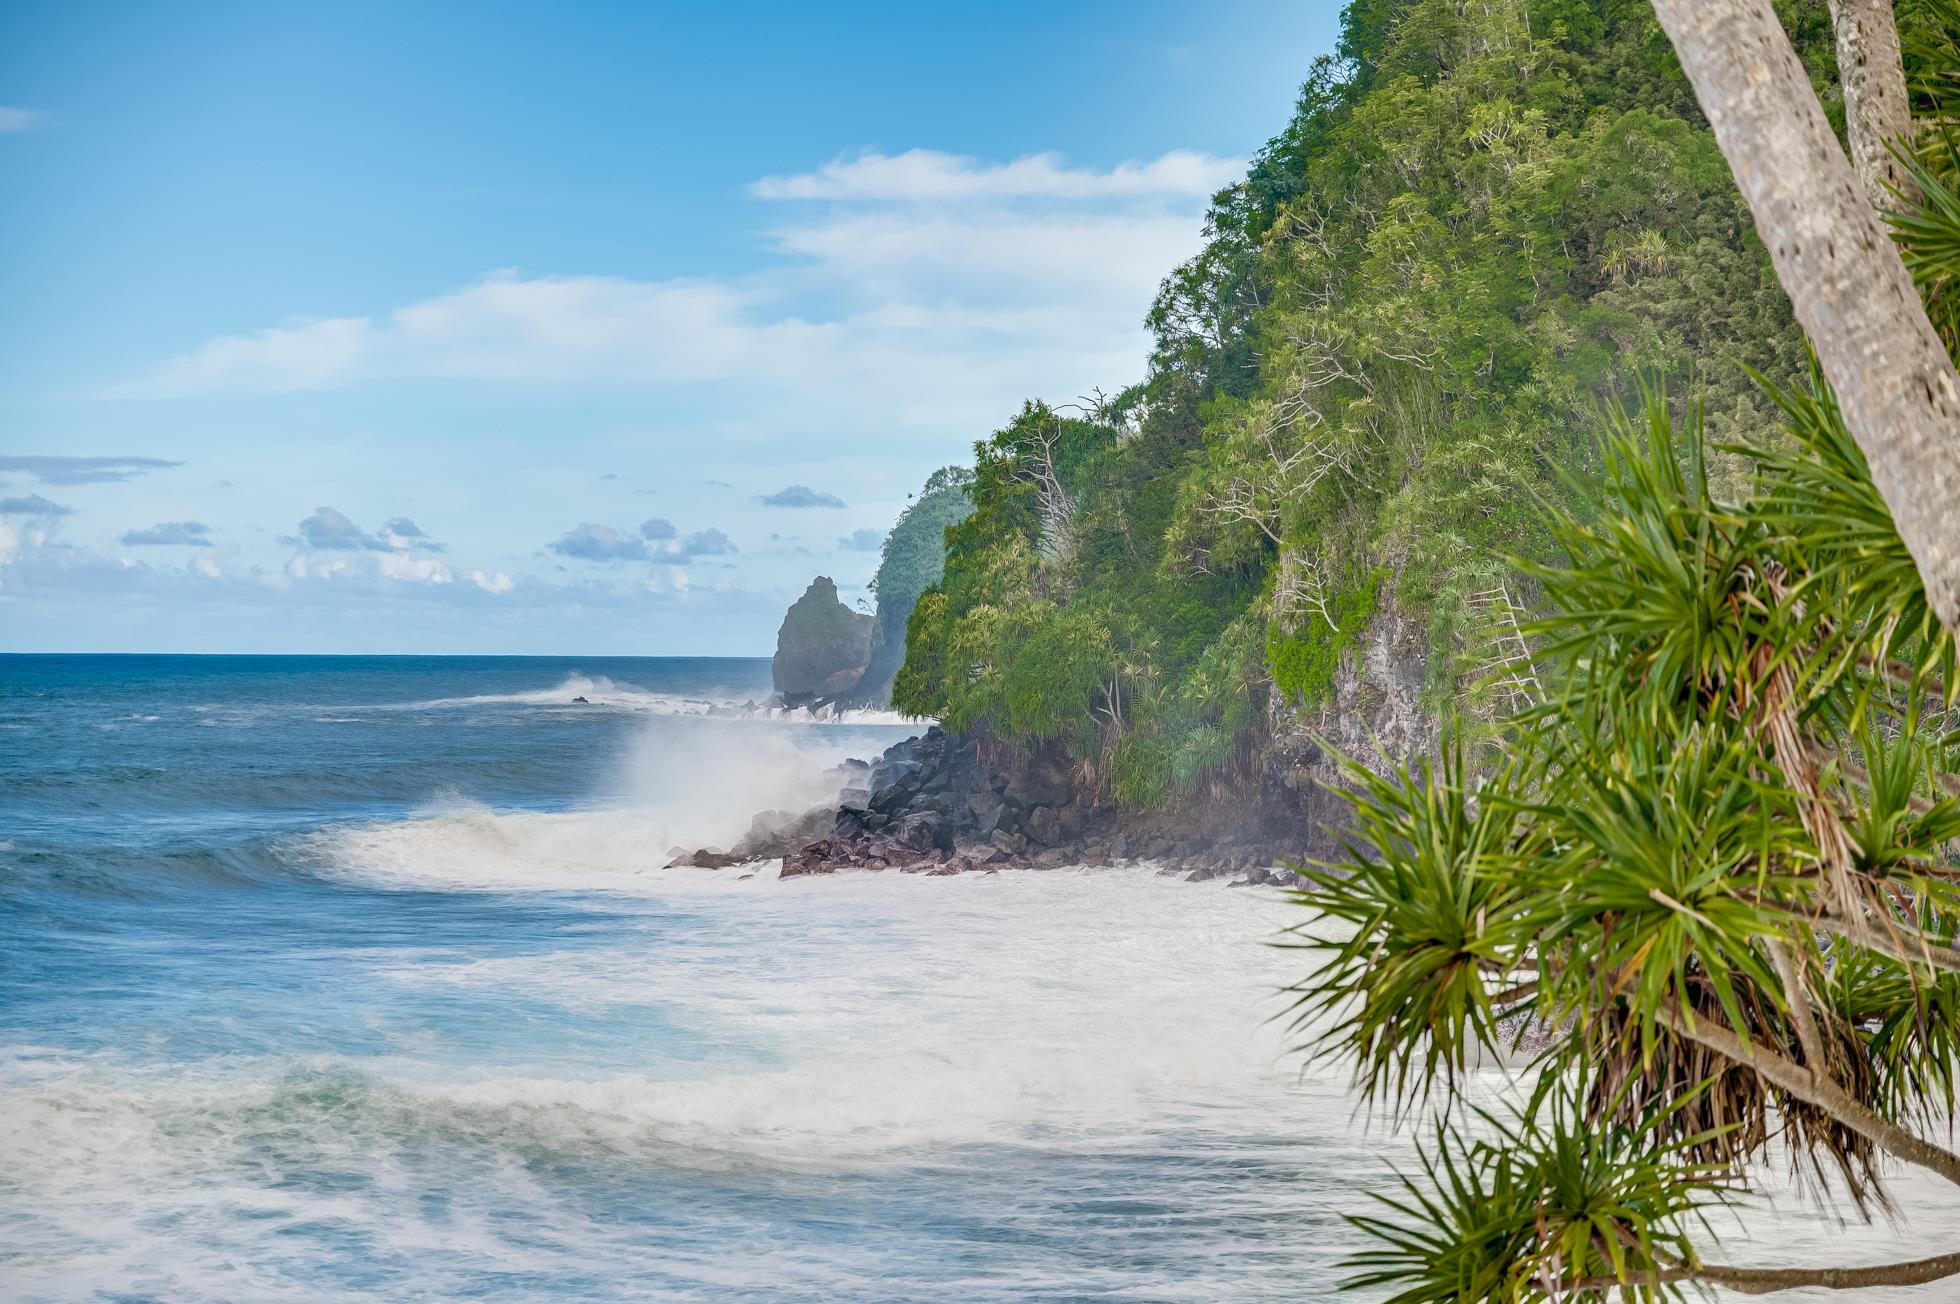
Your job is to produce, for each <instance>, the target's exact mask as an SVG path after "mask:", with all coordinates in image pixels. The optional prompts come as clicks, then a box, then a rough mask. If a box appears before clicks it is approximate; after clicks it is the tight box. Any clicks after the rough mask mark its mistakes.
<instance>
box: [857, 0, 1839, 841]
mask: <svg viewBox="0 0 1960 1304" xmlns="http://www.w3.org/2000/svg"><path fill="white" fill-rule="evenodd" d="M1779 8H1780V9H1781V10H1782V11H1783V12H1784V17H1785V19H1786V22H1787V23H1788V25H1789V27H1790V29H1791V31H1792V33H1793V35H1794V37H1795V38H1796V40H1797V43H1798V48H1799V49H1800V50H1801V51H1803V52H1805V57H1806V58H1807V59H1809V60H1810V61H1811V62H1812V63H1813V64H1814V65H1815V66H1814V67H1813V69H1812V72H1813V80H1814V81H1815V82H1816V83H1817V84H1818V85H1819V86H1820V89H1824V90H1828V89H1829V88H1831V87H1832V86H1833V84H1834V76H1833V69H1832V67H1831V56H1830V48H1831V47H1830V35H1829V30H1828V18H1827V15H1826V13H1825V10H1824V8H1823V6H1821V5H1802V4H1794V3H1791V4H1784V5H1780V6H1779ZM1208 234H1209V239H1208V242H1207V244H1206V246H1205V248H1204V249H1203V251H1202V252H1201V253H1200V254H1199V255H1198V256H1197V257H1196V258H1194V259H1193V260H1192V261H1191V262H1190V263H1188V264H1186V265H1185V266H1183V267H1180V268H1178V269H1176V270H1175V271H1174V272H1173V273H1172V274H1171V275H1170V277H1169V278H1168V279H1167V280H1166V281H1165V283H1164V286H1163V289H1162V291H1161V292H1160V295H1159V297H1158V300H1157V302H1156V304H1155V306H1154V307H1153V309H1152V311H1151V314H1150V325H1151V328H1152V329H1153V331H1154V333H1155V338H1156V345H1155V349H1154V352H1153V355H1152V357H1151V359H1150V370H1149V374H1148V377H1147V379H1146V380H1145V381H1144V382H1143V383H1142V384H1140V385H1137V386H1133V387H1131V388H1129V389H1127V390H1125V391H1123V392H1122V393H1120V394H1118V395H1115V396H1114V397H1105V396H1103V395H1101V394H1097V395H1096V396H1095V397H1094V398H1093V399H1085V400H1082V401H1081V402H1079V403H1076V404H1070V405H1067V406H1065V407H1049V406H1047V405H1045V404H1042V403H1030V404H1028V405H1027V406H1026V407H1025V408H1024V409H1023V411H1022V412H1021V413H1020V414H1019V415H1018V416H1017V417H1016V418H1015V419H1014V420H1013V421H1012V422H1010V423H1009V424H1008V425H1007V426H1005V427H1004V428H1003V429H1001V430H1000V431H999V432H997V433H996V434H995V435H993V436H992V437H991V438H990V439H988V440H985V441H983V442H981V443H980V444H979V445H978V446H977V448H976V462H975V466H974V474H973V481H972V486H971V495H972V501H973V504H974V512H973V515H972V516H971V517H969V518H967V519H966V520H965V521H963V522H962V523H960V524H959V525H957V526H955V527H954V528H953V529H952V530H951V531H950V532H949V534H948V557H947V564H946V571H945V575H944V577H943V579H942V580H941V581H940V583H939V584H937V585H935V586H934V587H932V588H930V589H928V590H926V592H925V593H924V595H923V597H922V598H921V600H920V601H919V603H918V605H917V607H916V609H915V610H914V612H913V614H912V617H911V622H910V628H909V634H908V647H907V654H906V663H905V666H904V668H903V670H902V671H901V672H900V673H899V676H898V679H897V683H896V686H895V691H894V701H895V703H896V704H897V705H899V706H900V707H902V708H904V709H907V710H911V711H914V712H918V713H921V714H931V715H937V716H940V717H941V718H942V719H944V720H945V721H946V722H947V723H948V724H949V725H951V726H954V727H960V728H967V727H976V726H983V727H985V728H987V729H988V730H990V731H991V732H992V733H993V734H995V735H996V736H998V737H1000V738H1002V739H1004V740H1006V741H1008V742H1010V743H1013V744H1017V745H1021V746H1024V747H1046V748H1050V749H1061V750H1063V751H1065V752H1066V753H1067V754H1068V755H1069V756H1071V757H1073V758H1074V759H1076V760H1078V761H1080V762H1083V763H1084V764H1085V766H1086V772H1087V773H1089V774H1090V775H1092V776H1093V777H1094V779H1095V781H1096V782H1098V783H1099V784H1101V785H1102V786H1103V787H1104V788H1105V789H1106V790H1107V791H1109V792H1110V793H1111V794H1113V795H1114V796H1115V797H1116V798H1117V799H1119V800H1121V801H1123V802H1125V803H1126V804H1134V805H1148V804H1152V803H1155V802H1159V801H1161V800H1164V799H1165V798H1166V797H1168V796H1171V795H1173V794H1177V793H1180V792H1190V791H1192V790H1193V789H1195V788H1197V787H1199V786H1200V785H1202V784H1204V783H1206V782H1207V781H1208V780H1231V779H1233V778H1236V777H1237V775H1236V774H1235V767H1237V766H1239V765H1242V764H1245V763H1247V762H1249V761H1250V760H1251V759H1252V758H1254V757H1256V755H1257V754H1258V749H1259V746H1260V742H1261V731H1262V729H1263V728H1264V726H1265V722H1266V720H1267V704H1268V703H1269V702H1270V701H1271V700H1272V695H1273V694H1275V693H1279V694H1283V695H1284V696H1285V697H1286V698H1287V699H1289V700H1290V702H1291V703H1292V704H1293V705H1294V706H1295V707H1296V708H1298V709H1302V710H1308V711H1311V710H1312V709H1314V708H1316V707H1318V706H1320V705H1322V704H1323V703H1324V702H1325V701H1326V700H1327V698H1328V696H1329V694H1330V692H1331V691H1332V688H1333V685H1334V680H1335V672H1336V668H1337V667H1338V665H1339V662H1340V658H1341V657H1342V656H1343V655H1344V654H1346V653H1347V652H1348V650H1349V649H1350V647H1351V646H1352V645H1353V643H1354V641H1355V640H1356V638H1357V637H1358V635H1359V634H1360V633H1361V631H1362V630H1364V629H1365V628H1366V626H1367V624H1368V622H1369V621H1370V619H1371V618H1372V617H1373V616H1374V615H1375V614H1376V612H1377V611H1378V609H1379V608H1380V607H1381V606H1382V605H1383V604H1387V603H1394V604H1397V605H1398V606H1399V607H1400V608H1401V609H1403V610H1404V611H1407V612H1415V613H1421V614H1422V617H1423V620H1424V623H1425V624H1426V625H1427V627H1428V629H1429V631H1430V644H1431V649H1432V653H1433V655H1432V656H1431V658H1430V675H1431V683H1430V691H1431V692H1432V693H1433V694H1434V695H1436V696H1437V697H1438V698H1439V699H1441V698H1445V697H1458V696H1462V697H1465V698H1466V699H1471V698H1473V697H1474V694H1472V693H1471V691H1470V690H1469V689H1467V688H1466V687H1465V685H1468V684H1471V683H1473V682H1474V681H1476V680H1478V679H1479V678H1481V677H1482V675H1483V673H1484V672H1485V671H1488V670H1489V669H1490V668H1491V666H1490V664H1489V661H1490V657H1491V655H1492V653H1491V651H1490V648H1491V646H1492V644H1491V641H1490V632H1491V627H1492V626H1493V624H1494V623H1496V622H1499V621H1503V620H1508V619H1509V616H1510V612H1511V609H1512V605H1513V603H1514V602H1516V601H1520V600H1526V595H1519V594H1516V593H1515V592H1514V590H1513V589H1512V588H1511V587H1510V584H1511V581H1508V580H1507V576H1509V575H1510V574H1511V571H1510V568H1509V567H1508V566H1507V564H1506V558H1507V557H1509V556H1514V555H1523V556H1527V557H1533V556H1544V555H1546V554H1547V553H1548V551H1549V549H1550V547H1551V541H1550V537H1549V535H1548V532H1547V529H1546V526H1545V524H1544V520H1545V517H1544V513H1543V511H1542V504H1543V502H1544V501H1545V500H1547V499H1549V500H1552V501H1564V500H1566V499H1567V498H1568V497H1569V491H1568V489H1567V488H1566V487H1565V486H1566V484H1567V480H1566V479H1565V476H1566V475H1568V474H1577V475H1579V476H1581V477H1585V476H1588V475H1589V474H1590V473H1591V471H1592V469H1593V467H1592V464H1593V463H1595V462H1596V460H1597V456H1598V455H1597V452H1596V433H1597V431H1598V429H1599V421H1598V412H1599V409H1600V407H1601V405H1602V403H1604V402H1607V401H1610V400H1611V399H1613V398H1614V397H1616V396H1618V395H1621V394H1624V393H1625V392H1627V391H1628V390H1630V389H1631V388H1632V387H1633V383H1634V381H1635V379H1636V377H1638V376H1642V375H1646V376H1652V377H1659V378H1664V379H1665V378H1673V379H1675V380H1676V382H1677V383H1676V388H1677V389H1680V388H1685V387H1686V385H1687V383H1689V382H1692V385H1693V388H1694V390H1695V392H1696V393H1697V394H1698V395H1699V396H1700V398H1701V399H1702V400H1703V402H1704V403H1705V404H1706V406H1707V410H1708V413H1709V416H1708V424H1709V428H1710V433H1711V438H1712V440H1713V441H1715V442H1719V443H1732V444H1745V445H1751V444H1762V443H1764V442H1766V441H1767V440H1769V439H1770V438H1772V437H1773V434H1772V432H1773V431H1774V430H1775V429H1776V425H1777V421H1776V415H1775V413H1774V412H1773V411H1772V408H1771V405H1770V404H1769V403H1768V402H1767V401H1766V400H1765V399H1764V398H1763V397H1762V395H1761V392H1760V390H1759V389H1758V388H1757V387H1756V385H1755V384H1754V382H1752V381H1751V380H1750V379H1749V378H1748V376H1747V374H1746V372H1745V370H1744V368H1745V366H1746V367H1751V368H1754V369H1756V370H1757V371H1759V372H1762V373H1763V374H1765V375H1768V376H1770V377H1772V378H1774V379H1779V380H1786V381H1787V380H1789V379H1793V378H1794V377H1796V376H1797V375H1799V374H1800V373H1801V371H1802V369H1803V346H1802V342H1801V339H1800V337H1799V335H1798V333H1797V331H1796V330H1795V328H1794V326H1793V325H1792V323H1791V321H1790V317H1789V310H1788V306H1787V304H1786V302H1785V300H1784V298H1783V295H1782V292H1781V291H1780V289H1779V288H1778V287H1777V285H1776V282H1775V280H1774V278H1773V276H1772V275H1771V272H1770V267H1769V262H1768V258H1767V256H1766V254H1765V252H1764V250H1763V249H1762V247H1761V246H1760V244H1759V243H1758V242H1757V240H1756V239H1755V236H1754V235H1753V232H1752V226H1751V221H1750V217H1749V214H1748V212H1747V210H1746V208H1745V207H1744V205H1743V204H1742V201H1741V199H1740V197H1739V196H1738V195H1737V193H1736V191H1735V187H1734V184H1733V182H1732V180H1731V179H1730V174H1729V171H1728V168H1727V165H1726V164H1725V163H1724V161H1723V158H1722V155H1721V153H1720V151H1719V150H1718V149H1717V148H1716V145H1715V142H1714V140H1713V138H1712V137H1711V135H1710V134H1709V132H1708V130H1707V128H1706V126H1705V124H1704V123H1703V122H1702V120H1701V118H1700V116H1699V113H1698V111H1697V109H1696V107H1695V104H1694V99H1693V96H1692V93H1691V92H1690V89H1689V87H1688V84H1687V82H1686V81H1685V79H1684V78H1683V77H1682V75H1681V73H1680V71H1679V69H1678V67H1677V65H1676V63H1675V60H1674V56H1673V53H1672V51H1671V49H1670V47H1669V46H1668V44H1667V42H1666V40H1665V39H1664V37H1663V36H1662V34H1661V32H1660V30H1659V28H1658V26H1657V24H1656V22H1655V20H1654V17H1653V13H1652V11H1651V9H1650V7H1649V6H1648V4H1647V3H1645V0H1508V2H1506V3H1495V4H1488V5H1474V6H1465V5H1459V4H1456V3H1454V2H1453V0H1358V2H1357V3H1354V4H1351V5H1350V6H1349V7H1348V9H1347V11H1346V13H1345V15H1344V25H1343V35H1342V40H1341V44H1340V47H1339V50H1338V52H1337V54H1336V55H1335V56H1334V57H1331V58H1326V59H1322V60H1320V61H1319V62H1318V63H1317V64H1316V65H1315V66H1314V67H1313V69H1312V73H1311V75H1310V76H1309V78H1308V79H1307V81H1306V85H1305V87H1304V89H1303V90H1302V92H1301V96H1300V100H1299V105H1298V108H1297V110H1296V112H1295V114H1294V117H1293V119H1292V121H1291V122H1289V123H1288V124H1287V125H1286V128H1285V130H1284V131H1282V132H1281V133H1280V134H1279V135H1278V136H1277V137H1275V138H1274V139H1273V140H1272V141H1271V142H1270V143H1269V144H1268V145H1267V146H1266V148H1265V149H1264V150H1262V151H1261V152H1260V154H1259V155H1258V157H1257V158H1255V159H1254V160H1253V163H1252V165H1251V167H1250V169H1249V171H1248V173H1247V175H1246V178H1245V179H1244V180H1243V181H1242V182H1240V183H1239V184H1237V185H1235V186H1232V187H1229V188H1227V189H1226V190H1224V191H1222V192H1220V193H1219V194H1218V195H1217V196H1216V198H1215V200H1214V203H1213V206H1212V210H1211V213H1210V216H1209V223H1208ZM1724 465H1726V466H1730V467H1733V466H1736V465H1739V463H1734V462H1731V463H1727V464H1724ZM1723 473H1724V466H1717V467H1716V468H1715V474H1716V475H1717V479H1718V484H1720V483H1722V476H1723ZM1728 475H1729V476H1731V477H1739V475H1740V473H1739V472H1737V471H1734V470H1729V471H1728ZM1470 704H1471V705H1472V706H1474V705H1475V702H1474V700H1471V701H1470Z"/></svg>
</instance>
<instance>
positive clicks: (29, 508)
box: [0, 494, 75, 516]
mask: <svg viewBox="0 0 1960 1304" xmlns="http://www.w3.org/2000/svg"><path fill="white" fill-rule="evenodd" d="M74 512H75V509H74V508H72V507H70V506H68V505H67V504H66V503H56V502H50V501H49V500H47V499H46V498H43V497H41V495H39V494H28V495H27V496H26V497H24V498H0V516H72V515H73V514H74Z"/></svg>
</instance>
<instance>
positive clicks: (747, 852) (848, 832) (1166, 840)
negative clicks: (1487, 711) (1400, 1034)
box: [666, 725, 1312, 886]
mask: <svg viewBox="0 0 1960 1304" xmlns="http://www.w3.org/2000/svg"><path fill="white" fill-rule="evenodd" d="M832 773H833V775H834V776H835V778H836V780H837V796H836V799H835V800H834V801H829V802H825V803H822V804H819V805H817V806H815V807H812V808H810V809H808V810H805V811H803V812H800V813H796V812H788V811H763V812H761V813H759V814H757V815H756V816H755V818H754V820H753V821H752V823H751V825H750V828H749V831H748V833H746V834H745V835H743V836H742V837H741V838H740V839H738V840H736V842H735V843H734V844H733V845H732V846H731V847H729V848H728V849H727V850H722V849H720V848H718V847H698V848H694V849H692V850H689V849H685V848H679V847H676V848H672V849H670V859H669V860H668V861H667V866H666V867H667V868H681V867H693V868H700V869H713V870H721V869H747V870H750V871H751V872H753V871H754V870H755V868H756V867H757V866H760V865H762V864H764V863H766V862H769V861H780V862H781V869H780V871H779V872H780V876H781V877H783V878H796V877H801V876H804V875H821V874H834V873H837V872H839V871H843V870H862V871H869V872H879V871H885V870H893V871H897V872H900V873H908V874H929V875H949V874H960V873H975V872H995V871H999V870H1002V869H1027V870H1051V869H1061V868H1065V867H1084V868H1098V867H1105V866H1144V867H1154V868H1156V870H1157V872H1158V873H1159V874H1162V875H1165V876H1178V877H1182V878H1185V879H1187V880H1189V881H1192V882H1203V881H1209V880H1213V879H1219V878H1233V877H1234V876H1235V875H1236V876H1237V877H1236V878H1235V879H1234V883H1233V885H1234V886H1290V885H1293V884H1296V883H1298V882H1300V881H1301V880H1300V879H1299V877H1298V876H1297V875H1296V874H1295V873H1293V871H1292V870H1290V869H1287V868H1285V867H1284V866H1285V865H1286V863H1287V862H1288V861H1293V860H1298V859H1299V858H1300V857H1301V856H1302V854H1303V853H1304V852H1305V851H1307V850H1309V849H1310V845H1311V841H1312V839H1311V837H1310V835H1307V834H1305V833H1303V832H1302V831H1299V830H1293V831H1291V833H1290V835H1289V834H1287V833H1277V832H1276V831H1274V830H1272V829H1271V828H1270V827H1268V826H1267V825H1266V824H1264V823H1262V822H1261V821H1259V820H1257V819H1252V818H1247V819H1243V820H1237V821H1235V820H1233V819H1232V818H1231V816H1230V814H1229V812H1224V811H1220V810H1217V809H1214V810H1213V811H1212V812H1211V814H1212V818H1210V819H1203V818H1199V817H1198V816H1197V815H1196V814H1195V813H1194V812H1190V811H1170V812H1161V811H1160V812H1149V813H1145V814H1129V813H1125V812H1122V811H1120V810H1119V809H1117V808H1116V807H1115V806H1113V805H1109V804H1107V803H1102V802H1098V801H1096V800H1095V799H1094V795H1093V794H1092V793H1090V792H1089V791H1088V790H1087V789H1086V786H1085V785H1084V784H1083V783H1082V782H1081V780H1080V776H1079V775H1077V774H1075V773H1073V772H1071V771H1070V770H1069V769H1068V768H1066V767H1064V766H1062V765H1060V764H1057V763H1054V762H1049V761H1043V760H1041V759H1038V758H1037V759H1033V760H1028V759H1025V758H1012V759H1010V758H1008V757H1004V756H1003V757H990V756H989V755H988V749H987V748H986V747H985V746H984V745H983V744H982V743H981V741H980V740H978V739H976V738H973V737H963V736H957V735H953V734H949V733H947V732H945V731H944V730H943V729H941V728H940V727H939V726H938V725H932V726H930V727H929V728H928V729H927V730H926V731H925V732H924V733H923V734H920V735H918V736H915V737H913V738H908V739H906V740H904V741H902V742H900V743H897V744H894V745H893V746H891V747H889V748H887V749H886V750H885V752H884V753H883V754H882V755H880V756H879V757H878V758H877V759H875V760H872V761H863V760H852V761H848V762H846V763H845V764H844V765H842V766H839V767H837V769H836V770H835V771H833V772H832Z"/></svg>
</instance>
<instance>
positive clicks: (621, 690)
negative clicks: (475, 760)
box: [404, 674, 931, 726]
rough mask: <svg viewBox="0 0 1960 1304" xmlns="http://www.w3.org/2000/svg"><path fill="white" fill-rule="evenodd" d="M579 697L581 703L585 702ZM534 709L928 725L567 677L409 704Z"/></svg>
mask: <svg viewBox="0 0 1960 1304" xmlns="http://www.w3.org/2000/svg"><path fill="white" fill-rule="evenodd" d="M579 698H584V699H585V700H584V701H583V702H581V701H579V700H578V699H579ZM476 706H532V707H540V708H544V709H548V710H567V711H576V710H580V709H583V708H587V707H595V706H596V707H608V708H611V709H613V710H619V711H637V712H640V713H643V714H646V715H664V716H703V717H713V718H716V719H725V720H765V721H772V722H775V723H778V724H852V725H898V726H905V725H916V726H924V725H927V724H930V723H931V721H930V720H926V719H922V718H921V717H918V716H910V715H905V714H903V713H902V712H898V711H891V710H872V709H859V708H851V709H843V710H840V709H838V708H837V707H835V706H826V707H823V708H820V709H817V710H811V709H809V708H806V707H783V706H774V705H771V704H768V703H766V702H759V701H756V700H754V699H752V698H751V699H744V700H742V701H739V702H738V701H736V700H735V699H733V698H727V697H721V698H716V697H700V696H687V695H682V694H677V693H656V692H652V691H650V690H648V689H645V688H641V687H639V686H638V685H636V684H628V683H621V682H619V681H617V680H614V679H609V678H607V677H606V676H605V675H581V674H571V675H567V676H565V679H564V681H563V682H561V683H559V684H558V685H556V686H555V687H552V688H538V689H530V690H527V691H525V692H521V693H479V694H474V695H472V696H469V697H438V698H434V699H431V700H429V701H426V702H415V703H410V704H408V705H407V706H406V707H405V708H404V709H408V710H416V709H420V710H439V709H443V708H450V707H476Z"/></svg>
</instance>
